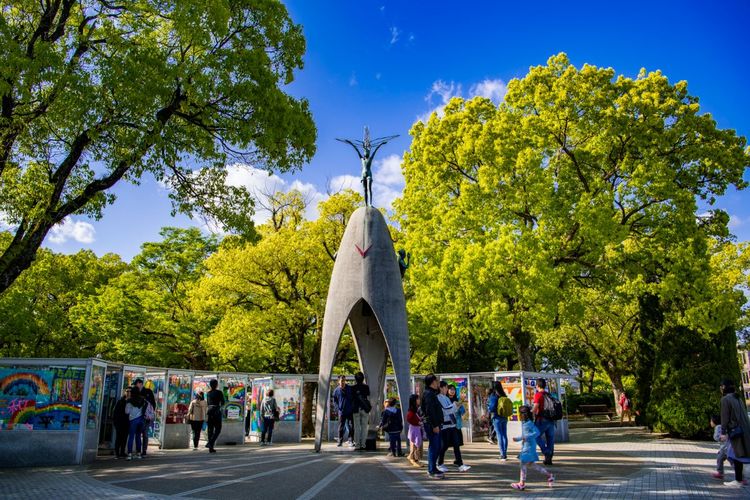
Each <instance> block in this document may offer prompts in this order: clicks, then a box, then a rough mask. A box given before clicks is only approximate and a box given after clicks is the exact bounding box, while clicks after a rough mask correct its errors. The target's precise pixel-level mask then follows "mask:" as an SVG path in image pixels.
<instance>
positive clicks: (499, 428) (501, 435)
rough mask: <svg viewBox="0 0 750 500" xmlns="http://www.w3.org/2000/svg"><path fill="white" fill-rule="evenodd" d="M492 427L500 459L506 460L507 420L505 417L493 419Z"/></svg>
mask: <svg viewBox="0 0 750 500" xmlns="http://www.w3.org/2000/svg"><path fill="white" fill-rule="evenodd" d="M492 426H493V427H494V428H495V435H496V436H497V447H498V448H499V449H500V457H501V458H508V419H507V418H506V417H497V418H493V419H492Z"/></svg>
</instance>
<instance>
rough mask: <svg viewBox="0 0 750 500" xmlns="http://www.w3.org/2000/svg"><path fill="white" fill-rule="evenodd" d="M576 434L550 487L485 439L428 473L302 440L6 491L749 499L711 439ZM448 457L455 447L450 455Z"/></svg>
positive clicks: (104, 465) (98, 468)
mask: <svg viewBox="0 0 750 500" xmlns="http://www.w3.org/2000/svg"><path fill="white" fill-rule="evenodd" d="M571 440H572V442H571V443H564V444H559V445H557V446H556V452H555V465H554V466H552V467H551V470H552V471H553V472H554V473H555V475H556V477H557V482H556V484H555V487H554V488H547V486H546V484H545V478H544V477H543V476H539V475H538V474H537V473H536V472H535V471H533V470H532V471H529V478H528V486H527V490H526V491H525V492H516V491H514V490H512V489H510V483H511V482H515V481H517V480H518V461H517V460H515V459H510V460H508V461H507V462H505V463H501V462H500V461H499V460H498V456H497V448H496V447H494V446H492V445H489V444H488V443H475V444H471V445H467V446H465V447H463V448H462V450H463V451H464V461H465V462H466V463H467V464H470V465H472V469H471V470H470V471H469V472H466V473H459V472H449V473H448V474H446V478H445V479H444V480H430V479H428V478H427V474H426V473H425V470H424V468H419V469H417V468H414V467H412V466H410V465H409V463H408V462H406V461H405V460H404V459H394V458H387V457H385V456H384V452H382V453H377V454H375V453H361V452H355V451H353V450H350V449H347V448H337V447H335V446H332V445H326V446H324V448H323V453H320V454H316V453H313V452H312V451H311V449H312V442H305V443H303V444H295V445H274V446H272V447H268V448H259V447H258V446H257V445H256V444H248V445H245V446H235V447H231V446H226V447H221V448H218V451H219V452H218V453H216V454H213V455H209V454H208V453H207V450H205V449H200V450H197V451H193V450H165V451H158V450H157V451H155V452H154V453H153V454H152V456H150V457H149V458H147V459H145V460H133V461H131V462H127V461H124V460H114V459H113V458H112V457H102V458H100V459H99V460H97V462H96V463H95V464H93V465H91V466H80V467H46V468H23V469H3V470H0V498H8V499H22V498H34V499H38V498H77V499H88V498H115V497H119V498H126V499H130V498H133V499H135V498H137V499H141V498H166V497H182V498H228V497H231V498H264V499H267V498H273V499H274V500H282V499H287V498H289V499H304V500H307V499H311V498H321V499H323V498H326V499H327V498H331V499H337V498H341V499H344V498H347V499H350V498H388V499H391V498H414V497H421V498H519V497H523V498H535V499H537V498H539V499H541V498H570V499H598V498H602V499H604V498H622V499H628V498H656V499H669V498H674V499H683V498H750V487H744V488H740V489H732V488H728V487H725V486H724V485H723V483H722V482H720V481H717V480H714V479H712V478H711V476H710V473H711V472H712V470H713V466H714V461H715V456H716V455H715V452H716V445H715V444H714V443H711V442H698V441H684V440H676V439H660V438H658V437H656V436H653V435H650V434H648V433H646V432H644V431H643V430H641V429H634V428H624V429H620V428H616V429H573V430H571ZM514 446H516V447H517V446H518V445H517V444H515V443H512V444H511V449H510V450H509V453H510V455H511V456H512V455H513V454H514V453H516V452H517V448H514ZM452 460H453V458H452V452H451V451H449V452H448V455H447V456H446V463H448V464H450V463H451V461H452ZM727 465H728V464H727ZM729 470H730V469H729V468H728V467H727V472H729ZM728 477H731V476H730V475H729V474H728Z"/></svg>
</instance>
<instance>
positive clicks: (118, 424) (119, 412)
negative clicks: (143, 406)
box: [112, 387, 130, 458]
mask: <svg viewBox="0 0 750 500" xmlns="http://www.w3.org/2000/svg"><path fill="white" fill-rule="evenodd" d="M129 398H130V387H128V388H127V389H125V391H123V393H122V397H121V398H120V399H118V400H117V403H115V409H114V411H113V414H112V421H113V423H114V425H115V458H125V457H127V454H126V453H125V446H126V444H127V442H128V435H129V434H130V418H129V417H128V414H127V412H126V411H125V408H126V407H127V404H128V399H129Z"/></svg>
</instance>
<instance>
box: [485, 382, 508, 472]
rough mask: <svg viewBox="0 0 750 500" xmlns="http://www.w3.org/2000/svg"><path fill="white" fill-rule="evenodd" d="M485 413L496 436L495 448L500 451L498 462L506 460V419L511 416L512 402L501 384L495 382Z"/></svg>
mask: <svg viewBox="0 0 750 500" xmlns="http://www.w3.org/2000/svg"><path fill="white" fill-rule="evenodd" d="M487 411H489V413H490V417H491V422H492V427H493V428H494V429H495V435H496V436H497V447H498V450H499V451H500V460H502V461H503V462H504V461H506V460H508V418H509V417H510V416H511V415H513V402H512V401H511V400H510V398H509V397H508V395H507V394H505V390H504V389H503V384H502V383H501V382H500V381H499V380H496V381H495V383H494V385H493V388H492V394H491V395H490V398H489V399H488V401H487Z"/></svg>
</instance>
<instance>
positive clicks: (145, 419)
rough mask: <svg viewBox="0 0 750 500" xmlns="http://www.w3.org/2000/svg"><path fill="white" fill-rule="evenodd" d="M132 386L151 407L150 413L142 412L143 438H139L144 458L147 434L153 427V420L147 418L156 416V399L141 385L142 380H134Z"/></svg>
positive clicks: (150, 391)
mask: <svg viewBox="0 0 750 500" xmlns="http://www.w3.org/2000/svg"><path fill="white" fill-rule="evenodd" d="M134 385H135V387H137V388H138V391H140V393H141V397H143V399H145V400H146V401H147V402H148V404H150V405H151V411H150V412H149V411H146V410H144V411H143V436H142V438H141V442H142V446H143V448H142V452H141V456H142V457H144V458H145V457H146V451H147V450H148V433H149V430H151V428H152V427H153V425H154V420H153V419H152V418H149V417H150V416H152V415H153V416H155V415H156V398H155V397H154V391H152V390H151V389H149V388H148V387H145V386H144V385H143V379H142V378H137V379H135V383H134Z"/></svg>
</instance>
